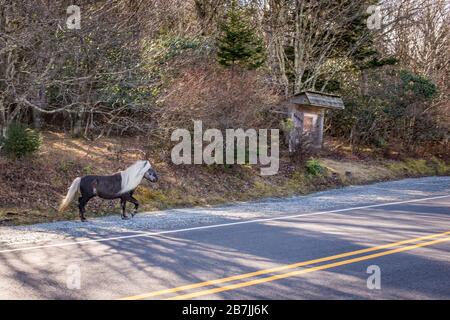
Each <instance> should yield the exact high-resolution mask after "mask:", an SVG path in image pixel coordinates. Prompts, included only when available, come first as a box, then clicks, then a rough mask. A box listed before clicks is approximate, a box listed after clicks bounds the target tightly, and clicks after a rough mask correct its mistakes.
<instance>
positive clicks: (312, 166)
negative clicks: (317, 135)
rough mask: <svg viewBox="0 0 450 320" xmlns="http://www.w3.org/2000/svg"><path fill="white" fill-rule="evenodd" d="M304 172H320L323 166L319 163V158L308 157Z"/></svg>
mask: <svg viewBox="0 0 450 320" xmlns="http://www.w3.org/2000/svg"><path fill="white" fill-rule="evenodd" d="M305 167H306V172H308V173H309V174H310V175H313V176H318V175H320V174H322V171H323V168H322V165H321V164H320V162H319V160H317V159H310V160H308V161H306V163H305Z"/></svg>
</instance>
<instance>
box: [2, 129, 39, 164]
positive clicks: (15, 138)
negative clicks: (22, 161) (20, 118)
mask: <svg viewBox="0 0 450 320" xmlns="http://www.w3.org/2000/svg"><path fill="white" fill-rule="evenodd" d="M2 146H3V149H4V150H5V153H6V154H7V155H8V156H10V157H13V158H20V157H23V156H25V155H27V154H32V153H34V152H36V151H37V150H38V149H39V147H40V146H41V136H40V134H39V133H38V132H36V131H34V130H31V129H30V128H27V127H26V126H25V125H23V124H20V123H14V124H11V125H10V126H9V127H8V130H7V131H6V137H5V138H4V139H3V140H2Z"/></svg>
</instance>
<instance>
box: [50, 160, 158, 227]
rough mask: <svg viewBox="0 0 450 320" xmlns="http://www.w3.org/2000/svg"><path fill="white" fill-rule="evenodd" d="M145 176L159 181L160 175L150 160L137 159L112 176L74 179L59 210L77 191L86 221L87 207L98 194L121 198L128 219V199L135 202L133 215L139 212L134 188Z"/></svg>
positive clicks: (90, 176) (65, 206)
mask: <svg viewBox="0 0 450 320" xmlns="http://www.w3.org/2000/svg"><path fill="white" fill-rule="evenodd" d="M143 178H145V179H146V180H148V181H150V182H157V181H158V176H157V175H156V172H155V170H153V168H152V166H151V164H150V162H148V161H146V160H140V161H136V162H135V163H134V164H133V165H131V166H130V167H128V168H127V169H125V170H123V171H119V172H117V173H115V174H113V175H111V176H93V175H89V176H83V177H78V178H76V179H75V180H73V182H72V184H71V185H70V187H69V191H68V192H67V195H66V197H65V198H64V200H63V201H62V203H61V205H60V207H59V210H60V211H63V210H64V209H65V208H67V206H68V205H69V204H70V203H71V202H72V201H73V199H74V198H75V195H76V193H77V192H79V193H80V194H81V197H79V198H78V208H79V210H80V219H81V221H86V217H85V216H84V213H85V207H86V204H87V203H88V201H89V200H91V199H92V198H93V197H95V196H98V197H100V198H103V199H119V198H120V205H121V206H122V219H128V215H127V214H126V204H127V201H129V202H131V203H133V204H134V210H133V212H132V213H131V216H132V217H134V215H135V214H136V213H137V209H138V207H139V202H138V201H137V200H136V199H135V198H134V197H133V193H134V190H135V189H136V188H137V186H138V185H139V184H140V183H141V181H142V179H143Z"/></svg>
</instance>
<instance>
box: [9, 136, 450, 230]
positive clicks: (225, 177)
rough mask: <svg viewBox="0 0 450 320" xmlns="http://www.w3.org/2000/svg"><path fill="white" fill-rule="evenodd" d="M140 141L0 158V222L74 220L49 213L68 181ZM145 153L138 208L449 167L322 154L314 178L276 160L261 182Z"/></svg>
mask: <svg viewBox="0 0 450 320" xmlns="http://www.w3.org/2000/svg"><path fill="white" fill-rule="evenodd" d="M142 144H143V142H142V141H141V140H139V139H138V138H120V139H118V138H114V139H112V138H111V139H109V138H104V139H101V140H98V141H95V142H92V141H87V140H83V139H72V138H69V137H67V136H65V135H63V134H60V133H53V132H49V133H45V134H44V143H43V147H42V149H41V150H40V152H39V154H38V155H37V156H36V157H34V158H28V159H22V160H20V161H18V160H16V161H14V160H9V159H6V158H4V157H3V156H0V185H1V193H0V225H1V224H3V225H12V224H24V223H36V222H42V221H55V220H65V219H76V218H77V217H78V214H77V210H76V206H75V204H72V206H71V207H70V209H69V210H68V212H65V213H59V212H57V210H56V208H57V207H58V205H59V202H60V200H61V199H62V197H63V196H64V195H65V192H66V190H67V187H68V186H69V185H70V183H71V181H72V180H73V179H74V178H75V177H77V176H82V175H86V174H93V173H95V174H111V173H113V172H116V171H118V170H121V169H123V168H125V167H126V166H128V165H129V164H131V163H132V162H133V161H135V160H137V159H140V158H141V157H142V155H141V154H139V153H136V152H134V153H133V152H128V153H127V152H125V153H124V152H123V150H125V149H135V148H142ZM149 151H150V160H151V161H152V163H153V165H154V167H155V168H156V170H157V172H158V174H159V176H160V181H159V182H158V183H156V184H150V183H147V182H144V183H142V185H141V186H140V187H139V188H138V190H137V193H136V194H137V198H138V199H139V200H140V202H141V203H142V207H141V208H142V210H158V209H166V208H174V207H185V206H195V205H202V206H206V205H213V204H220V203H224V202H231V201H246V200H251V199H256V198H261V197H269V196H270V197H273V196H287V195H294V194H305V193H309V192H313V191H317V190H323V189H327V188H331V187H340V186H345V185H349V184H360V183H369V182H374V181H381V180H388V179H398V178H402V177H408V176H423V175H434V174H440V175H445V174H450V166H449V165H447V164H445V163H444V162H443V161H440V160H437V159H429V160H423V159H407V160H405V161H392V160H377V161H375V160H370V161H369V160H361V159H357V158H355V157H354V156H351V155H349V156H345V155H342V154H340V155H339V157H338V158H339V160H337V158H336V157H333V156H332V155H330V154H328V155H327V156H325V157H321V158H320V163H321V165H322V167H323V171H322V173H321V174H319V175H317V176H311V175H309V174H307V173H306V172H305V170H304V167H303V166H302V165H299V164H294V163H292V162H291V160H290V159H289V158H288V157H282V158H281V159H280V172H279V174H277V175H275V176H270V177H262V176H260V175H259V168H257V167H250V166H240V165H235V166H231V167H225V166H221V165H211V166H206V165H204V166H198V165H190V166H187V165H186V166H175V165H172V164H171V163H170V162H169V161H167V159H166V158H165V156H164V155H163V154H162V153H160V152H159V151H157V150H149ZM152 151H153V152H152ZM87 210H88V217H89V216H90V217H92V216H102V215H106V214H111V213H118V212H119V207H118V202H117V201H105V200H101V199H93V200H91V201H90V202H89V204H88V207H87Z"/></svg>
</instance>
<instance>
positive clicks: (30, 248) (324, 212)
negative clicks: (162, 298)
mask: <svg viewBox="0 0 450 320" xmlns="http://www.w3.org/2000/svg"><path fill="white" fill-rule="evenodd" d="M448 197H450V194H449V195H443V196H436V197H429V198H420V199H412V200H405V201H396V202H388V203H378V204H371V205H367V206H359V207H351V208H343V209H336V210H329V211H319V212H310V213H301V214H294V215H287V216H279V217H273V218H261V219H253V220H244V221H237V222H229V223H221V224H213V225H206V226H199V227H192V228H184V229H175V230H165V231H158V232H142V233H139V234H133V235H127V236H117V237H110V238H100V239H88V240H82V241H73V242H62V243H53V244H47V245H39V246H30V247H24V248H15V249H5V250H0V254H2V253H7V252H15V251H28V250H34V249H42V248H51V247H66V246H73V245H80V244H87V243H95V242H105V241H114V240H121V239H130V238H138V237H153V236H159V235H163V234H170V233H178V232H185V231H193V230H203V229H212V228H220V227H227V226H235V225H240V224H248V223H256V222H265V221H276V220H285V219H293V218H300V217H306V216H314V215H321V214H327V213H337V212H345V211H352V210H359V209H368V208H377V207H385V206H390V205H397V204H403V203H412V202H420V201H426V200H436V199H442V198H448ZM10 245H14V243H12V244H10Z"/></svg>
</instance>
